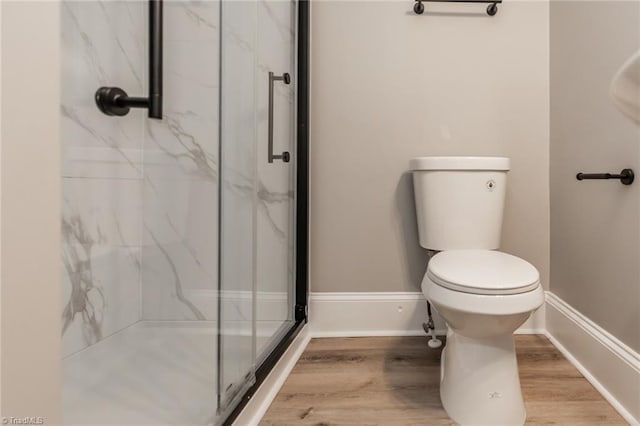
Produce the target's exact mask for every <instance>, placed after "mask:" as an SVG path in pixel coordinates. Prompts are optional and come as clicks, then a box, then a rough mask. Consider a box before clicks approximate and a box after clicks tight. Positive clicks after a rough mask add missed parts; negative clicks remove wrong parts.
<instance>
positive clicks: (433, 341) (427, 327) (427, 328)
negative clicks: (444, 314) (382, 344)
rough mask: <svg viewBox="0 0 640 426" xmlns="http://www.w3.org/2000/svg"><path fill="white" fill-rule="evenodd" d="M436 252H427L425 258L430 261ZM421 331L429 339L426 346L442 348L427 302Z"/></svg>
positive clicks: (429, 304) (429, 305)
mask: <svg viewBox="0 0 640 426" xmlns="http://www.w3.org/2000/svg"><path fill="white" fill-rule="evenodd" d="M437 253H438V251H436V250H427V257H428V259H429V260H431V257H433V256H434V255H436V254H437ZM422 329H423V330H424V332H425V333H427V336H429V337H430V339H429V340H428V341H427V346H429V347H430V348H431V349H437V348H439V347H440V346H442V340H440V339H438V337H437V336H436V326H435V323H434V322H433V316H432V315H431V303H429V301H428V300H427V322H425V323H422Z"/></svg>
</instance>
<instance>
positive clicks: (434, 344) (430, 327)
mask: <svg viewBox="0 0 640 426" xmlns="http://www.w3.org/2000/svg"><path fill="white" fill-rule="evenodd" d="M427 316H428V319H427V322H425V323H422V328H423V329H424V331H425V333H427V336H430V337H431V338H430V339H429V340H428V341H427V346H429V347H430V348H431V349H437V348H439V347H440V346H442V341H441V340H440V339H438V337H436V326H435V324H434V322H433V317H432V315H431V303H429V301H427Z"/></svg>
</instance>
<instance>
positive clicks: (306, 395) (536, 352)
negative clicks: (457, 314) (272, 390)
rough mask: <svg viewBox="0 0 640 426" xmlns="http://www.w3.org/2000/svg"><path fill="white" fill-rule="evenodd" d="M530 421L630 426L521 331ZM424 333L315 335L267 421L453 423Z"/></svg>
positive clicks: (435, 353)
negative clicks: (417, 335) (368, 335)
mask: <svg viewBox="0 0 640 426" xmlns="http://www.w3.org/2000/svg"><path fill="white" fill-rule="evenodd" d="M516 350H517V355H518V364H519V367H520V381H521V385H522V392H523V395H524V399H525V404H526V409H527V424H548V425H551V424H558V425H589V424H591V425H595V424H597V425H614V424H616V425H624V424H626V423H625V422H624V420H623V419H622V418H621V417H620V416H619V415H618V414H617V413H616V411H615V410H614V409H613V407H611V405H609V403H607V401H606V400H605V399H604V398H602V396H601V395H600V394H599V393H598V392H597V391H596V390H595V389H594V388H593V386H591V384H590V383H589V382H588V381H587V380H586V379H585V378H584V377H582V375H580V373H579V372H578V371H577V370H576V369H575V368H574V367H573V366H572V365H571V364H570V363H569V361H567V360H566V359H565V358H564V357H563V356H562V354H560V352H558V350H557V349H556V348H555V347H554V346H553V345H552V344H551V343H550V342H549V340H548V339H546V338H545V337H544V336H539V335H519V336H516ZM439 378H440V350H434V349H429V348H427V345H426V338H425V337H363V338H331V339H313V340H311V342H310V343H309V346H308V347H307V349H306V350H305V352H304V354H303V355H302V357H301V358H300V360H299V361H298V363H297V364H296V366H295V367H294V369H293V371H292V373H291V375H290V376H289V377H288V378H287V381H286V382H285V384H284V386H283V387H282V389H281V390H280V392H279V393H278V395H277V397H276V399H275V400H274V402H273V403H272V404H271V407H270V408H269V410H268V411H267V413H266V415H265V416H264V418H263V419H262V422H261V424H262V425H300V424H313V425H337V424H351V425H450V424H452V422H451V420H450V419H449V418H448V417H447V414H446V413H445V411H444V409H443V408H442V405H441V404H440V396H439V388H438V385H439V383H438V382H439Z"/></svg>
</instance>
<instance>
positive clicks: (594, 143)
mask: <svg viewBox="0 0 640 426" xmlns="http://www.w3.org/2000/svg"><path fill="white" fill-rule="evenodd" d="M639 48H640V3H638V2H626V1H615V2H614V1H606V2H604V1H602V2H573V1H552V3H551V291H553V292H554V293H555V294H556V295H557V296H559V297H560V298H562V299H563V300H565V301H566V302H567V303H569V304H570V305H571V306H573V307H574V308H576V309H577V310H579V311H580V312H582V313H583V314H585V315H586V316H588V317H589V318H590V319H592V320H593V321H595V322H596V323H597V324H599V325H600V326H602V327H604V328H605V329H606V330H608V331H609V332H611V333H612V334H613V335H615V336H616V337H618V338H619V339H621V340H622V341H623V342H624V343H626V344H628V345H629V346H631V347H632V348H633V349H635V350H640V331H639V326H640V279H639V278H640V274H639V269H638V268H639V264H640V262H639V261H640V259H638V256H639V255H640V247H639V241H640V238H639V237H640V234H639V228H640V227H639V224H640V215H639V213H640V211H639V201H640V192H639V191H640V185H639V184H638V182H636V183H635V184H634V185H632V186H630V187H626V186H623V185H621V184H619V183H617V182H614V181H586V182H578V181H577V180H576V179H575V174H576V173H577V172H578V171H592V172H616V171H619V170H621V169H623V168H625V167H630V168H633V169H634V170H636V172H638V171H640V170H639V168H638V165H639V158H638V155H639V148H640V145H639V142H640V130H639V128H638V127H636V126H635V125H633V124H632V123H631V122H630V121H628V120H627V119H626V118H625V117H623V116H622V114H620V113H619V112H618V111H617V110H615V108H614V107H613V104H612V103H611V101H610V99H609V85H610V83H611V79H612V77H613V76H614V74H615V72H616V71H617V69H618V68H619V67H620V65H621V64H622V63H623V62H624V61H625V60H626V59H627V58H628V57H629V56H631V54H632V53H634V52H635V51H637V50H638V49H639Z"/></svg>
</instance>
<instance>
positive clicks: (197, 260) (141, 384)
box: [61, 1, 219, 425]
mask: <svg viewBox="0 0 640 426" xmlns="http://www.w3.org/2000/svg"><path fill="white" fill-rule="evenodd" d="M61 7H62V20H63V22H62V29H63V34H62V50H63V55H64V59H63V72H62V74H63V82H62V86H63V88H62V100H61V115H62V128H61V131H62V141H63V142H62V143H63V164H64V169H63V176H62V180H63V185H62V186H63V197H64V203H63V204H64V210H63V222H62V235H63V259H62V260H63V266H64V268H63V301H64V302H63V303H64V305H63V309H64V310H63V312H62V317H63V330H62V343H63V351H64V352H63V414H64V422H65V424H77V425H91V424H114V425H185V424H207V423H211V422H212V421H213V419H214V417H215V413H216V400H217V371H216V370H217V347H216V340H217V339H216V333H217V324H216V319H217V315H218V312H217V281H218V271H217V259H218V253H217V250H218V235H217V222H218V219H217V211H218V176H217V173H218V172H217V156H218V140H217V134H218V82H219V75H218V73H219V63H218V49H219V33H218V29H219V27H218V25H219V24H218V17H219V4H218V3H216V2H212V1H207V2H201V1H176V2H173V1H165V2H164V117H163V119H162V121H157V120H150V119H148V118H147V112H146V111H145V110H141V109H133V110H131V112H130V113H129V114H128V115H127V116H124V117H109V116H106V115H104V114H102V113H101V112H99V111H98V109H97V108H96V105H95V103H94V100H93V94H94V92H95V91H96V89H98V87H100V86H118V87H121V88H123V89H124V90H125V91H127V92H128V93H129V95H131V96H146V86H147V75H146V73H147V67H148V65H147V61H148V57H147V46H148V39H147V28H148V27H147V25H148V24H147V23H148V3H147V2H146V1H142V2H141V1H117V2H114V1H82V2H78V1H65V2H63V4H62V6H61Z"/></svg>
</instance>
